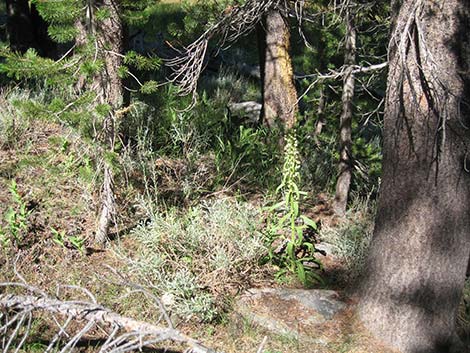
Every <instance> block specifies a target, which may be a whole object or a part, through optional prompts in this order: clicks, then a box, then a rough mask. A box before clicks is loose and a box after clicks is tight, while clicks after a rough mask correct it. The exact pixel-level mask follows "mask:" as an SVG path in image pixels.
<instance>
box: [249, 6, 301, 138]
mask: <svg viewBox="0 0 470 353" xmlns="http://www.w3.org/2000/svg"><path fill="white" fill-rule="evenodd" d="M258 33H259V36H261V38H260V39H259V43H260V45H259V48H260V69H261V79H262V94H263V109H262V119H263V122H264V123H265V124H266V125H267V126H269V127H275V126H276V125H277V126H278V127H280V128H281V129H283V130H288V129H290V128H292V127H293V126H294V124H295V121H296V114H297V110H298V107H297V92H296V90H295V85H294V75H293V69H292V62H291V57H290V53H289V49H290V30H289V26H288V23H287V20H286V19H285V18H284V17H283V16H282V14H281V13H280V12H279V11H278V10H274V9H273V10H270V11H268V13H267V14H266V15H265V16H264V19H263V21H262V24H261V25H260V27H259V29H258Z"/></svg>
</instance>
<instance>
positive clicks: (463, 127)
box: [359, 0, 470, 353]
mask: <svg viewBox="0 0 470 353" xmlns="http://www.w3.org/2000/svg"><path fill="white" fill-rule="evenodd" d="M392 9H393V10H395V11H397V13H396V16H395V19H394V23H395V27H394V29H393V31H392V40H391V45H390V53H389V58H390V68H389V76H388V91H387V100H386V114H385V121H384V146H383V153H384V157H383V179H382V185H381V190H380V196H379V203H378V213H377V217H376V224H375V230H374V236H373V239H372V245H371V250H370V255H369V258H368V270H367V275H366V277H365V279H364V283H363V285H362V286H361V293H360V295H361V300H360V305H359V313H360V315H361V318H362V320H363V322H364V324H365V325H366V327H367V328H369V329H370V331H371V332H372V333H373V334H375V335H376V336H377V337H379V338H381V339H383V340H384V341H385V342H387V343H389V344H390V345H392V346H394V347H395V348H398V349H400V350H401V351H402V352H404V353H433V352H436V353H437V352H440V353H442V352H449V351H453V350H457V351H458V346H456V345H455V342H456V339H455V337H456V336H455V320H456V315H457V310H458V304H459V301H460V297H461V293H462V289H463V286H464V281H465V272H466V269H467V263H468V258H469V255H470V236H469V229H470V217H469V210H470V177H469V172H468V167H467V166H468V162H467V161H468V147H467V146H468V141H469V129H468V126H470V124H469V122H468V120H469V116H470V111H469V98H470V94H469V93H470V70H469V62H470V55H469V54H470V53H469V51H470V38H469V33H470V23H469V18H470V10H469V9H470V2H469V1H468V0H447V1H414V0H404V1H395V2H394V3H393V6H392Z"/></svg>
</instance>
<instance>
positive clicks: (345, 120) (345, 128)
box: [333, 10, 356, 216]
mask: <svg viewBox="0 0 470 353" xmlns="http://www.w3.org/2000/svg"><path fill="white" fill-rule="evenodd" d="M344 22H345V25H346V37H345V54H344V65H346V66H347V68H346V73H345V75H344V78H343V93H342V99H341V100H342V104H343V108H342V114H341V118H340V128H339V131H340V133H339V163H338V179H337V181H336V194H335V199H334V202H333V209H334V211H335V213H336V214H337V215H340V216H343V215H344V214H345V212H346V205H347V203H348V195H349V188H350V185H351V177H352V162H353V161H352V154H351V146H352V136H351V131H352V118H353V99H354V83H355V82H354V73H353V70H354V65H355V64H356V28H355V26H354V20H353V15H352V14H351V13H350V11H349V10H346V15H345V20H344Z"/></svg>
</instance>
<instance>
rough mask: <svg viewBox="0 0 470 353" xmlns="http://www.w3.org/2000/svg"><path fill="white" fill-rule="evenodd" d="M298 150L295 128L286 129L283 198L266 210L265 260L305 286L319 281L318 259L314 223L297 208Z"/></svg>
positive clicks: (299, 195) (279, 190)
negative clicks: (267, 249)
mask: <svg viewBox="0 0 470 353" xmlns="http://www.w3.org/2000/svg"><path fill="white" fill-rule="evenodd" d="M300 182H301V176H300V154H299V151H298V142H297V137H296V132H295V130H294V129H293V130H291V131H289V132H288V133H287V135H286V138H285V146H284V165H283V168H282V181H281V184H280V185H279V186H278V188H277V190H276V193H277V194H278V195H280V196H281V198H282V200H281V201H280V202H278V203H277V204H275V205H273V206H271V207H270V208H269V209H268V210H269V213H270V215H269V217H268V226H267V229H266V231H267V236H268V239H269V242H270V251H269V257H268V260H269V261H271V262H273V263H274V264H275V265H277V266H278V267H279V270H278V272H277V276H278V277H282V276H284V275H286V274H287V273H289V272H290V273H294V274H296V275H297V277H298V278H299V280H300V281H301V282H302V283H303V284H304V285H306V286H308V285H309V284H312V283H313V282H322V279H321V277H320V275H319V274H318V271H319V270H321V269H322V264H321V262H320V261H319V260H318V259H317V258H316V257H315V244H314V237H313V235H314V233H315V232H316V230H317V225H316V223H315V222H314V221H313V220H312V219H310V218H308V217H307V216H305V215H303V214H302V213H301V210H300V202H301V199H302V197H305V196H306V195H307V193H306V192H303V191H301V190H300V189H299V185H300Z"/></svg>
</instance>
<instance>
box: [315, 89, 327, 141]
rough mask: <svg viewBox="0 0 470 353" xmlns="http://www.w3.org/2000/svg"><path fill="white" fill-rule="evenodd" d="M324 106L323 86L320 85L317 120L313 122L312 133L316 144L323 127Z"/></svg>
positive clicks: (324, 118)
mask: <svg viewBox="0 0 470 353" xmlns="http://www.w3.org/2000/svg"><path fill="white" fill-rule="evenodd" d="M325 106H326V97H325V87H323V86H322V87H321V91H320V100H319V102H318V108H317V117H318V120H317V122H316V123H315V130H314V135H313V137H314V139H315V143H316V144H317V145H319V144H320V142H319V141H318V136H319V135H321V133H322V131H323V127H324V126H325V124H326V116H325Z"/></svg>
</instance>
